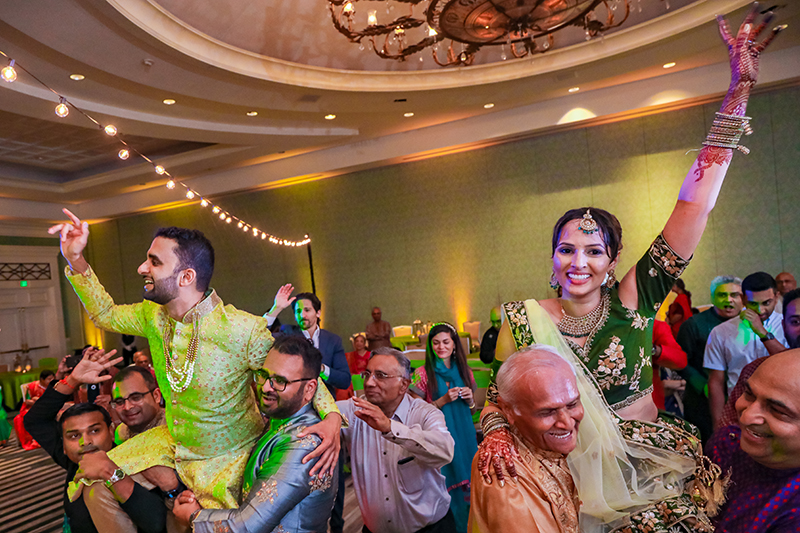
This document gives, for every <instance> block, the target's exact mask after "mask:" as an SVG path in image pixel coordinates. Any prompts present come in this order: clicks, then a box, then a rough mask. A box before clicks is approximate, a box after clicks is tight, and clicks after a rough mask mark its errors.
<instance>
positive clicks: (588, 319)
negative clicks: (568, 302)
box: [556, 287, 611, 339]
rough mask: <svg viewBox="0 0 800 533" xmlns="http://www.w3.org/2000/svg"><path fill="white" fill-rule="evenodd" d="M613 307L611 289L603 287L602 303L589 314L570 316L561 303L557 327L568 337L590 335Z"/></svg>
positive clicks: (577, 337)
mask: <svg viewBox="0 0 800 533" xmlns="http://www.w3.org/2000/svg"><path fill="white" fill-rule="evenodd" d="M559 303H561V300H559ZM610 307H611V291H609V290H608V289H606V288H605V287H603V288H602V289H601V294H600V303H598V304H597V307H595V308H594V309H592V310H591V311H590V312H589V313H588V314H585V315H583V316H578V317H575V316H570V315H568V314H567V312H566V310H565V309H564V305H563V304H561V320H559V321H558V324H556V327H557V328H558V331H560V332H561V334H562V335H564V336H566V337H573V338H576V339H580V338H583V337H588V336H589V335H591V334H592V333H594V332H595V331H596V330H597V328H598V326H599V325H600V324H601V322H602V318H603V316H604V315H605V314H606V313H607V312H608V309H609V308H610Z"/></svg>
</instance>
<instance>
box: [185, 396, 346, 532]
mask: <svg viewBox="0 0 800 533" xmlns="http://www.w3.org/2000/svg"><path fill="white" fill-rule="evenodd" d="M319 421H320V418H319V415H318V414H317V413H316V411H314V407H313V406H312V404H311V403H309V404H307V405H305V406H304V407H303V408H302V409H300V410H299V411H298V412H297V413H295V415H294V416H292V417H290V418H288V419H286V420H281V421H273V423H272V424H271V427H270V429H269V431H267V433H265V434H264V436H263V437H261V438H260V439H259V441H258V442H257V443H256V445H255V447H254V448H253V452H252V454H251V455H250V459H249V460H248V461H247V467H246V468H245V482H244V486H243V487H242V493H243V494H246V495H245V496H244V502H243V503H242V505H241V506H240V507H239V508H238V509H218V510H215V509H203V510H202V511H200V512H199V513H198V514H197V516H196V517H195V519H194V522H193V526H194V531H195V532H196V533H213V532H216V531H230V532H231V533H245V532H252V531H259V532H264V533H267V532H270V531H276V532H277V531H281V532H292V533H324V532H326V531H327V530H328V518H329V517H330V515H331V509H332V507H333V500H334V498H335V496H336V489H337V487H338V484H337V475H338V469H337V472H336V473H334V475H333V476H327V475H326V477H325V478H324V479H319V478H318V477H316V476H315V477H314V478H311V477H310V476H309V472H310V471H311V468H312V467H313V466H314V465H315V464H316V462H317V459H314V460H312V461H309V462H308V463H306V464H303V463H302V460H303V457H305V456H306V454H308V453H309V452H311V451H312V450H313V449H315V448H316V447H317V446H319V444H320V442H321V440H320V438H319V437H317V436H316V435H309V436H308V437H304V438H302V439H298V438H297V434H298V433H299V432H301V431H302V430H304V429H305V428H307V427H309V426H312V425H314V424H316V423H317V422H319ZM249 480H252V486H249V483H248V481H249Z"/></svg>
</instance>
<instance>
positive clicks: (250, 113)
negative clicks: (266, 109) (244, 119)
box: [247, 111, 258, 117]
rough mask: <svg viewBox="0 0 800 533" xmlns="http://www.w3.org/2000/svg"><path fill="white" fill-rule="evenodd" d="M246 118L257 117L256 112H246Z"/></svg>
mask: <svg viewBox="0 0 800 533" xmlns="http://www.w3.org/2000/svg"><path fill="white" fill-rule="evenodd" d="M247 116H248V117H256V116H258V111H248V112H247Z"/></svg>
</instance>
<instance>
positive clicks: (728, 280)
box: [711, 276, 742, 302]
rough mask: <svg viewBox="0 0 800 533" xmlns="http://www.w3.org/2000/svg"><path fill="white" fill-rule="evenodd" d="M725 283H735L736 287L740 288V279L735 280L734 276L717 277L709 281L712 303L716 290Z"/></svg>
mask: <svg viewBox="0 0 800 533" xmlns="http://www.w3.org/2000/svg"><path fill="white" fill-rule="evenodd" d="M726 283H735V284H736V285H738V286H740V287H741V286H742V278H737V277H736V276H717V277H716V278H714V279H712V280H711V301H712V302H713V301H714V293H715V292H717V289H718V288H719V286H720V285H725V284H726Z"/></svg>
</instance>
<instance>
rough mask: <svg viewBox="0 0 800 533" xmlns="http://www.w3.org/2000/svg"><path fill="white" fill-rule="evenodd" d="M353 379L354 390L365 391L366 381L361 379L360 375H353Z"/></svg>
mask: <svg viewBox="0 0 800 533" xmlns="http://www.w3.org/2000/svg"><path fill="white" fill-rule="evenodd" d="M351 377H352V379H353V390H354V391H358V390H364V380H363V379H361V376H360V375H359V374H353V375H352V376H351Z"/></svg>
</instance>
